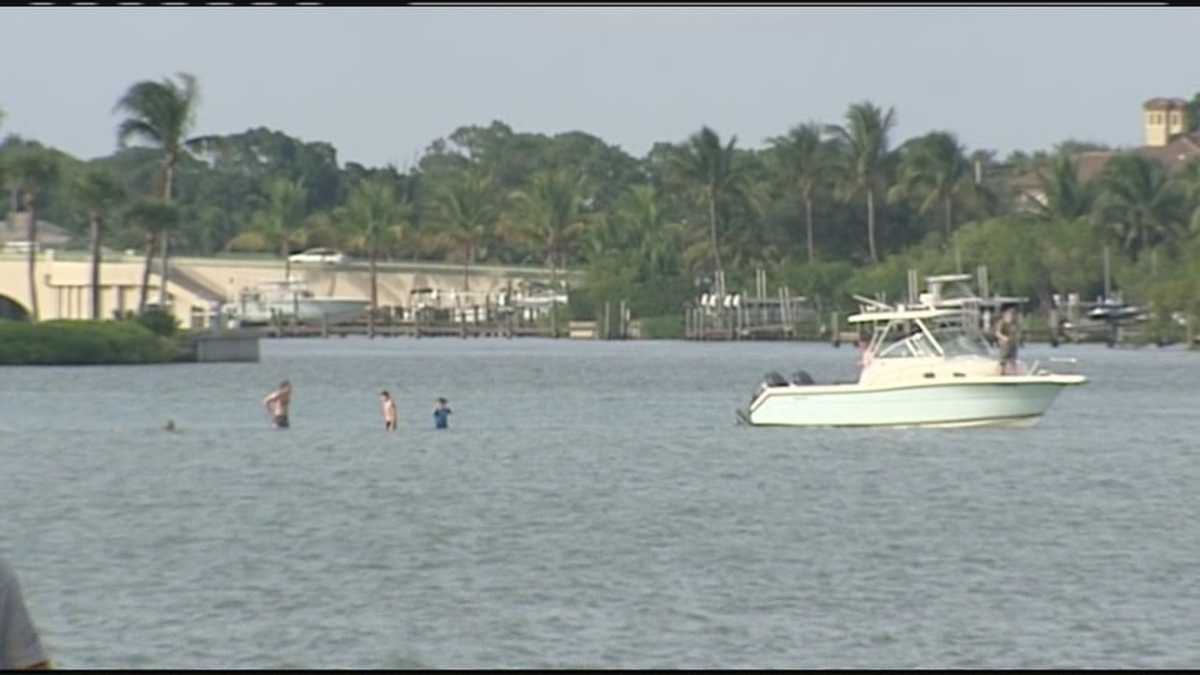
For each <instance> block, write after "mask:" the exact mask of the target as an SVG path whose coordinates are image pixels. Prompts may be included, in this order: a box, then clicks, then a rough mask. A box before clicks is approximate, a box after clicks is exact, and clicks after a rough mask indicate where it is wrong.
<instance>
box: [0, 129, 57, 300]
mask: <svg viewBox="0 0 1200 675" xmlns="http://www.w3.org/2000/svg"><path fill="white" fill-rule="evenodd" d="M6 164H7V169H8V170H7V173H8V174H9V179H10V180H11V181H12V183H13V186H14V188H15V190H16V191H17V193H18V194H19V195H20V202H21V205H22V206H23V207H24V211H25V214H26V215H27V216H28V218H29V230H28V240H29V253H28V257H27V258H26V270H27V275H28V280H29V316H30V318H31V319H32V320H33V321H35V322H36V321H37V320H38V316H39V312H38V297H37V253H38V251H37V249H38V243H37V242H38V227H37V226H38V196H39V193H40V192H41V191H42V190H44V189H46V188H47V187H49V185H50V184H51V183H52V182H53V181H55V180H56V179H57V178H58V175H59V165H58V159H57V157H55V156H54V155H53V154H51V153H49V152H46V151H44V150H42V149H41V148H37V147H32V146H24V147H21V148H18V149H17V150H14V151H13V152H12V155H11V156H9V157H8V158H7V160H6Z"/></svg>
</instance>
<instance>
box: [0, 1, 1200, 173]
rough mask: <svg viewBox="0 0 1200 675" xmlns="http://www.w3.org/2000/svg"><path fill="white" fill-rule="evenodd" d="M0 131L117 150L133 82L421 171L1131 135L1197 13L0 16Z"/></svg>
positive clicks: (34, 12) (58, 10)
mask: <svg viewBox="0 0 1200 675" xmlns="http://www.w3.org/2000/svg"><path fill="white" fill-rule="evenodd" d="M0 26H2V27H3V30H0V109H3V110H4V111H5V114H6V118H5V120H4V122H3V123H2V124H3V126H2V127H0V134H8V133H16V134H19V135H21V136H23V137H27V138H32V139H36V140H38V141H40V142H42V143H45V144H47V145H50V146H53V147H57V148H59V149H61V150H64V151H66V152H69V153H71V154H73V155H75V156H77V157H80V158H85V159H90V158H93V157H98V156H103V155H108V154H110V153H112V152H113V150H114V149H115V148H116V132H115V129H116V125H117V123H118V121H119V117H118V116H117V115H115V114H114V113H113V105H114V104H115V103H116V101H117V99H118V98H119V97H120V96H121V94H123V93H124V91H125V90H126V89H127V88H128V87H129V86H130V85H131V84H133V83H134V82H137V81H139V80H145V79H154V80H160V79H163V78H166V77H169V76H172V75H173V74H174V73H176V72H180V71H185V72H190V73H193V74H194V75H196V76H197V78H198V79H199V83H200V88H201V96H202V98H201V104H200V108H199V114H198V119H197V126H196V129H195V133H196V134H230V133H240V132H242V131H245V130H247V129H250V128H254V127H260V126H265V127H267V128H270V129H273V130H278V131H282V132H284V133H286V134H288V135H290V136H293V137H297V138H300V139H302V140H304V141H326V142H329V143H332V144H333V145H334V147H335V148H337V151H338V159H339V162H342V163H345V162H347V161H354V162H358V163H361V164H364V165H367V166H383V165H385V164H389V163H391V164H395V165H396V166H398V167H400V168H402V169H403V168H405V167H408V166H411V165H412V164H413V163H415V161H416V159H417V157H418V156H419V155H420V153H421V152H422V151H423V150H424V149H425V148H427V147H428V146H429V144H430V143H432V142H433V141H434V140H436V139H438V138H443V137H446V136H448V135H449V134H450V133H451V132H453V131H454V130H455V129H456V128H458V127H460V126H463V125H484V126H486V125H488V124H490V123H491V122H492V121H493V120H500V121H503V122H504V123H506V124H508V125H509V126H511V127H512V128H513V129H514V130H515V131H518V132H530V133H545V134H556V133H562V132H567V131H584V132H587V133H590V134H593V135H595V136H598V137H599V138H601V139H603V140H604V141H606V142H608V143H610V144H615V145H618V146H620V147H621V148H623V149H624V150H625V151H626V152H628V153H630V154H632V155H634V156H637V157H642V156H644V155H645V154H646V153H647V151H649V149H650V147H651V146H652V145H653V144H654V143H656V142H660V141H666V142H680V141H683V140H684V139H686V138H687V136H688V135H689V134H691V133H693V132H695V131H697V130H698V129H699V128H700V127H701V126H702V125H708V126H710V127H712V128H713V129H714V130H716V131H717V132H718V133H719V134H720V135H721V137H722V138H727V137H728V136H729V135H732V134H735V135H736V136H737V138H738V146H739V147H752V148H757V147H762V146H763V145H764V144H765V142H766V139H767V138H769V137H771V136H775V135H779V134H782V133H785V132H786V131H787V130H788V129H789V128H790V127H792V126H794V125H796V124H800V123H803V122H807V121H812V120H815V121H820V122H825V123H840V122H842V120H843V119H844V115H845V112H846V108H847V107H848V106H849V105H850V104H851V103H854V102H858V101H862V100H870V101H872V102H873V103H875V104H877V105H881V106H884V107H887V106H894V107H895V109H896V116H897V119H898V124H897V127H896V129H895V132H894V135H893V143H894V144H898V143H899V142H902V141H903V140H905V139H907V138H911V137H913V136H916V135H920V134H923V133H926V132H928V131H931V130H935V129H944V130H950V131H953V132H955V133H956V134H958V137H959V139H960V141H961V142H962V143H964V144H965V145H966V146H967V147H968V148H969V149H971V150H974V149H978V148H983V149H990V150H996V151H998V152H999V154H1000V155H1001V156H1004V155H1007V154H1008V153H1009V152H1010V151H1012V150H1017V149H1021V150H1025V151H1032V150H1036V149H1051V148H1052V146H1053V145H1054V144H1055V143H1057V142H1059V141H1062V140H1064V139H1067V138H1075V139H1079V140H1089V141H1095V142H1101V143H1106V144H1109V145H1115V146H1133V145H1139V144H1141V142H1142V131H1141V105H1142V103H1143V102H1144V101H1145V100H1146V99H1148V98H1153V97H1156V96H1171V97H1181V98H1188V99H1190V98H1191V97H1192V95H1193V94H1195V93H1196V92H1197V91H1200V58H1197V52H1196V48H1195V46H1194V45H1195V39H1194V36H1195V35H1196V34H1197V33H1198V29H1200V10H1197V9H1190V8H1164V7H1159V8H1153V7H1147V8H1112V7H1109V8H1102V7H1092V8H1046V7H1043V8H1030V7H1026V8H1019V7H976V8H928V7H927V8H917V7H912V8H869V7H860V8H813V7H756V8H733V7H726V8H703V7H700V6H696V7H676V8H632V7H626V8H618V7H589V8H579V7H573V8H572V7H509V8H496V7H492V8H479V7H457V8H451V7H390V8H387V7H384V8H331V7H299V8H282V7H281V8H266V7H259V8H255V7H227V8H201V7H163V8H71V7H43V8H3V9H0Z"/></svg>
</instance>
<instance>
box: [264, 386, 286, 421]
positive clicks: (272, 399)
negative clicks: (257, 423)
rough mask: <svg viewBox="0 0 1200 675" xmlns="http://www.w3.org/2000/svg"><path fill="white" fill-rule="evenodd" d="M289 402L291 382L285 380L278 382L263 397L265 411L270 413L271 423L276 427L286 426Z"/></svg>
mask: <svg viewBox="0 0 1200 675" xmlns="http://www.w3.org/2000/svg"><path fill="white" fill-rule="evenodd" d="M291 402H292V384H291V383H290V382H288V381H287V380H284V381H283V382H280V383H279V388H278V389H276V390H275V391H273V392H271V393H270V394H267V397H266V398H264V399H263V405H265V406H267V413H268V414H269V415H271V424H272V425H274V427H275V428H276V429H287V428H288V406H289V405H291Z"/></svg>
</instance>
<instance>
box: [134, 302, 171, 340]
mask: <svg viewBox="0 0 1200 675" xmlns="http://www.w3.org/2000/svg"><path fill="white" fill-rule="evenodd" d="M137 322H138V323H140V324H141V325H143V326H145V327H146V328H148V329H150V331H152V332H154V333H155V334H157V335H162V336H164V337H170V336H172V335H174V334H175V332H176V331H178V330H179V321H178V320H177V319H176V318H175V317H174V315H172V314H171V313H169V312H166V311H164V310H162V309H159V308H157V307H152V308H150V309H147V310H146V311H145V312H143V313H142V314H141V315H140V316H138V317H137Z"/></svg>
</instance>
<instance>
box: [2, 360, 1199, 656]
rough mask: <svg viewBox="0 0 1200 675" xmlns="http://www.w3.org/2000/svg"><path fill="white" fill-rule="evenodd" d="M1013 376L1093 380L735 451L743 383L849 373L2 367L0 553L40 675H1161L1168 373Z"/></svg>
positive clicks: (1177, 580) (1183, 564) (721, 368)
mask: <svg viewBox="0 0 1200 675" xmlns="http://www.w3.org/2000/svg"><path fill="white" fill-rule="evenodd" d="M1022 356H1023V357H1026V356H1028V358H1030V360H1034V359H1039V358H1040V359H1041V360H1042V362H1043V363H1045V362H1046V360H1047V358H1048V357H1051V356H1058V357H1077V358H1079V359H1080V365H1081V371H1082V372H1083V373H1085V374H1087V375H1088V376H1089V377H1090V378H1092V381H1091V382H1090V383H1089V384H1088V385H1086V386H1084V387H1080V388H1074V389H1070V390H1068V391H1066V392H1064V393H1063V394H1062V395H1061V396H1060V397H1059V398H1058V400H1057V401H1056V403H1055V405H1054V406H1053V407H1052V408H1051V410H1050V412H1049V414H1048V415H1047V416H1046V418H1045V419H1044V420H1043V421H1042V422H1041V424H1040V425H1039V426H1038V427H1036V428H1034V429H1029V430H946V431H931V430H901V431H878V430H875V431H871V430H849V429H825V430H820V429H819V430H797V429H748V428H744V427H737V426H735V425H734V416H733V408H734V407H736V406H738V405H742V404H744V402H745V399H746V398H747V397H748V396H749V395H750V393H751V391H752V389H753V387H754V386H755V385H756V384H757V383H758V381H759V379H760V378H761V375H762V373H764V372H767V371H770V370H788V371H790V370H793V369H795V368H800V367H802V368H804V369H805V370H807V371H808V372H810V373H811V374H813V376H814V377H815V378H816V379H817V380H818V381H826V382H827V381H831V380H839V379H842V380H844V379H850V378H852V377H853V376H854V374H855V366H854V360H855V353H854V351H853V350H851V349H847V348H843V349H833V348H831V347H829V346H827V345H797V344H752V343H739V344H684V343H649V342H641V343H593V342H588V343H580V342H567V341H559V342H548V341H538V340H511V341H508V340H467V341H461V340H448V339H447V340H407V339H389V340H376V341H374V342H371V341H367V340H365V339H354V338H346V339H330V340H317V339H314V340H292V341H266V342H264V344H263V361H262V362H261V363H257V364H210V365H172V366H140V367H121V368H105V367H88V368H0V433H2V434H3V438H4V442H3V443H2V444H0V478H2V482H0V513H3V517H4V518H3V519H4V527H3V528H0V554H2V555H4V556H6V557H8V558H9V559H10V560H11V561H12V562H13V563H14V566H15V567H16V568H17V570H18V572H19V573H20V574H21V576H22V581H23V583H24V585H25V587H26V592H27V595H28V596H29V597H28V600H29V603H30V605H31V609H32V611H33V612H34V615H35V619H36V620H37V622H38V624H39V626H40V628H41V629H42V631H43V633H44V641H45V643H46V644H47V646H48V648H49V649H51V650H52V652H53V655H54V657H55V659H56V661H57V663H58V664H59V665H61V666H65V667H98V668H122V667H127V668H147V667H152V668H174V667H198V668H212V667H219V666H230V667H247V668H275V667H278V668H307V667H313V668H320V667H349V668H424V667H456V666H458V667H470V666H476V667H487V666H497V667H506V666H508V667H518V666H526V667H587V666H595V667H609V668H612V667H657V666H662V667H756V666H761V667H767V668H772V667H775V668H778V667H812V668H819V667H858V668H872V667H874V668H883V667H887V668H893V667H901V668H904V667H937V666H943V667H988V666H992V667H1046V668H1049V667H1099V666H1106V667H1113V666H1117V667H1139V668H1169V667H1184V666H1188V665H1194V664H1195V663H1196V661H1197V659H1198V658H1200V644H1198V643H1197V642H1196V640H1195V635H1196V632H1197V629H1198V628H1200V625H1198V620H1197V618H1196V617H1197V614H1196V611H1195V607H1196V606H1197V604H1198V602H1200V585H1197V584H1195V583H1194V574H1193V570H1194V565H1195V560H1196V559H1197V558H1198V557H1200V528H1198V527H1197V525H1196V524H1195V522H1196V519H1195V513H1197V511H1198V507H1200V498H1198V497H1197V496H1196V490H1195V485H1196V484H1197V479H1198V478H1200V468H1198V463H1200V455H1198V452H1197V447H1198V446H1197V443H1196V441H1195V439H1196V438H1197V437H1198V436H1200V422H1198V421H1197V416H1196V415H1195V409H1196V404H1197V402H1198V401H1197V393H1196V392H1197V387H1196V385H1195V382H1196V381H1197V375H1198V374H1200V355H1196V354H1188V353H1184V352H1182V351H1179V350H1157V349H1153V348H1151V349H1145V350H1108V349H1104V348H1103V347H1064V348H1061V349H1058V350H1051V349H1049V348H1039V347H1031V348H1030V349H1027V350H1024V351H1023V353H1022ZM285 378H286V379H290V380H291V381H292V383H293V385H294V386H295V394H294V402H293V407H292V415H291V418H292V419H291V422H292V428H291V429H289V430H287V431H274V430H272V429H270V426H269V421H268V419H267V417H266V412H265V410H264V409H263V406H262V405H261V399H262V397H263V396H264V395H265V394H266V393H267V392H268V391H270V389H271V388H272V387H274V386H275V385H276V384H278V382H279V381H280V380H282V379H285ZM381 389H388V390H389V391H391V392H392V394H393V396H394V397H395V398H396V401H397V407H398V410H399V418H400V431H399V432H397V433H391V434H389V433H385V432H384V431H383V424H382V419H381V414H380V410H379V402H378V394H379V391H380V390H381ZM439 396H445V397H446V398H448V399H449V402H450V406H451V407H452V408H453V409H454V415H453V416H452V417H451V419H450V424H451V428H450V429H449V430H446V431H434V430H433V416H432V411H433V405H434V400H435V399H436V398H437V397H439ZM168 419H172V420H174V422H175V424H176V426H177V429H178V430H177V431H176V432H175V433H168V432H164V431H163V430H162V426H163V424H164V423H165V422H166V420H168Z"/></svg>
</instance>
